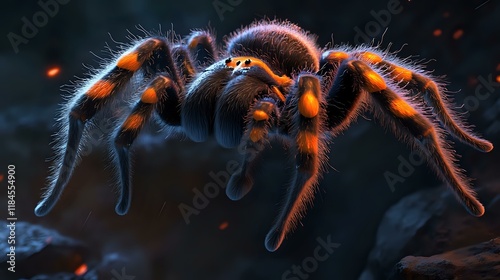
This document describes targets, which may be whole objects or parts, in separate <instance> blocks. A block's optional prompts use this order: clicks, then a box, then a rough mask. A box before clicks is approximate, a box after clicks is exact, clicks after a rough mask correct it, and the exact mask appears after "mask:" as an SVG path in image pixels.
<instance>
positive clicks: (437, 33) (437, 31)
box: [432, 28, 443, 37]
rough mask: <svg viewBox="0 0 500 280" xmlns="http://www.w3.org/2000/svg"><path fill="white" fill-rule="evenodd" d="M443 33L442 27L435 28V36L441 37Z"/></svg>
mask: <svg viewBox="0 0 500 280" xmlns="http://www.w3.org/2000/svg"><path fill="white" fill-rule="evenodd" d="M441 34H443V31H442V30H441V29H439V28H438V29H435V30H434V32H432V35H434V36H435V37H439V36H441Z"/></svg>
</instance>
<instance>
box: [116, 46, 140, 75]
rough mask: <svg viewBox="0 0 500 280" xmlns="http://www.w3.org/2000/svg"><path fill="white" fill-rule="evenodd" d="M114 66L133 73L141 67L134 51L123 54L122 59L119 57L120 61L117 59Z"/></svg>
mask: <svg viewBox="0 0 500 280" xmlns="http://www.w3.org/2000/svg"><path fill="white" fill-rule="evenodd" d="M116 66H118V67H120V68H122V69H127V70H129V71H133V72H135V71H137V70H139V68H140V67H141V62H140V61H139V55H138V53H137V52H136V51H134V52H131V53H128V54H124V55H123V56H122V57H120V59H118V62H117V63H116Z"/></svg>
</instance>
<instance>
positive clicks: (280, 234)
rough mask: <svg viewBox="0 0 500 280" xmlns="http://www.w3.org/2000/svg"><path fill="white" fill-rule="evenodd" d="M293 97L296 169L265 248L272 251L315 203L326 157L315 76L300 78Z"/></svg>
mask: <svg viewBox="0 0 500 280" xmlns="http://www.w3.org/2000/svg"><path fill="white" fill-rule="evenodd" d="M290 94H293V95H294V98H293V101H292V102H294V103H295V104H294V105H295V106H294V107H295V110H294V112H293V117H292V121H293V122H294V125H293V126H294V130H293V131H292V132H291V136H292V138H293V139H294V141H295V143H294V145H293V146H294V147H296V151H295V166H296V167H295V172H294V176H293V181H292V183H291V185H290V186H289V187H288V190H287V196H286V199H285V203H284V205H283V208H282V209H281V212H280V214H279V215H278V218H277V220H276V221H275V223H274V225H273V227H272V228H271V230H270V231H269V233H268V234H267V236H266V241H265V245H266V248H267V250H268V251H271V252H273V251H275V250H276V249H278V248H279V247H280V245H281V243H282V242H283V239H284V238H285V236H286V234H287V233H288V232H290V231H291V230H293V229H294V228H295V226H296V224H297V223H298V221H299V220H300V218H301V217H302V216H303V214H304V213H305V210H306V206H307V204H308V203H311V202H312V199H313V196H314V191H315V187H316V184H317V180H318V175H319V170H320V169H321V166H320V164H321V157H322V155H323V154H324V151H323V149H324V145H323V143H322V141H321V140H320V133H321V131H320V129H321V127H322V124H321V122H322V118H321V115H322V113H321V111H320V110H321V108H322V104H321V103H322V101H321V98H322V95H321V86H320V82H319V79H318V78H317V77H316V76H314V75H306V74H303V75H301V76H299V78H298V82H297V87H296V88H295V89H294V90H293V91H292V92H291V93H290Z"/></svg>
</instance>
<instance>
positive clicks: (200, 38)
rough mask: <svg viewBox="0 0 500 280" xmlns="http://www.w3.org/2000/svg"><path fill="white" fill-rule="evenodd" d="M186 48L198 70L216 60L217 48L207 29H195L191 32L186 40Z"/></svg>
mask: <svg viewBox="0 0 500 280" xmlns="http://www.w3.org/2000/svg"><path fill="white" fill-rule="evenodd" d="M187 46H188V49H189V51H190V53H191V57H193V59H194V61H196V62H197V63H196V64H197V65H196V66H197V67H200V70H201V69H202V68H203V67H206V66H208V65H209V64H211V63H214V62H215V61H217V59H218V56H217V48H216V46H215V39H214V38H213V36H212V34H210V33H209V32H207V31H195V32H193V33H191V35H190V36H189V39H188V42H187Z"/></svg>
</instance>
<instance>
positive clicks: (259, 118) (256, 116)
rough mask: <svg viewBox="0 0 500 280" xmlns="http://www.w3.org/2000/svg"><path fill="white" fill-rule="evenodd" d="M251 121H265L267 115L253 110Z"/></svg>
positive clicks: (267, 117)
mask: <svg viewBox="0 0 500 280" xmlns="http://www.w3.org/2000/svg"><path fill="white" fill-rule="evenodd" d="M253 119H254V120H256V121H267V120H268V119H269V115H268V114H267V113H266V112H264V111H262V110H255V112H253Z"/></svg>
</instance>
